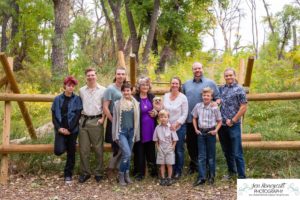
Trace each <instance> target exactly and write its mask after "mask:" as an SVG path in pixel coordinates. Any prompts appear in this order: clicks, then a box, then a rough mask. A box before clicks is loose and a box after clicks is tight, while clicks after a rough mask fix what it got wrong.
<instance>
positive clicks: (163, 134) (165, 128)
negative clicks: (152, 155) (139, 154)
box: [153, 110, 178, 186]
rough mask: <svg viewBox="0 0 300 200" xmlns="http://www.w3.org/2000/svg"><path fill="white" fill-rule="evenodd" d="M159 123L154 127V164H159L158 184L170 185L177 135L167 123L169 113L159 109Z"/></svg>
mask: <svg viewBox="0 0 300 200" xmlns="http://www.w3.org/2000/svg"><path fill="white" fill-rule="evenodd" d="M158 117H159V120H160V125H158V126H157V127H156V128H155V131H154V135H153V141H155V142H156V147H157V159H156V164H159V165H160V173H161V180H160V185H167V186H169V185H172V183H173V181H172V179H171V177H172V173H173V166H172V165H174V164H175V152H174V150H175V146H176V141H178V136H177V134H176V132H175V131H171V129H170V127H171V125H170V123H169V113H168V111H166V110H161V111H160V112H159V114H158ZM166 166H167V169H168V178H167V179H166V178H165V168H166Z"/></svg>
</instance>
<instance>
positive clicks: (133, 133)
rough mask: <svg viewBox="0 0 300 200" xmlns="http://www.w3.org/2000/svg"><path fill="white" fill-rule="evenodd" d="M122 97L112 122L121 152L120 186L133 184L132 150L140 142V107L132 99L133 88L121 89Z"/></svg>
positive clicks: (124, 86) (114, 136) (128, 85)
mask: <svg viewBox="0 0 300 200" xmlns="http://www.w3.org/2000/svg"><path fill="white" fill-rule="evenodd" d="M121 92H122V97H121V99H120V100H118V101H116V102H115V106H114V110H113V121H112V137H113V141H115V142H116V143H117V144H118V145H119V147H120V149H121V151H122V157H121V163H120V169H119V178H118V179H119V184H120V185H122V186H126V185H127V184H130V183H132V181H131V180H130V177H129V168H130V159H131V150H132V147H133V143H134V142H136V141H139V140H140V107H139V103H138V102H137V101H136V100H135V99H134V98H133V97H132V95H131V93H132V87H131V85H130V84H129V83H124V84H123V85H122V87H121Z"/></svg>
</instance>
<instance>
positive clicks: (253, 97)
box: [0, 89, 300, 102]
mask: <svg viewBox="0 0 300 200" xmlns="http://www.w3.org/2000/svg"><path fill="white" fill-rule="evenodd" d="M167 91H168V90H167V89H153V93H155V94H164V93H165V92H167ZM54 97H55V95H49V94H13V93H0V101H18V102H22V101H27V102H52V101H53V100H54ZM247 99H248V100H249V101H274V100H297V99H300V92H281V93H260V94H247Z"/></svg>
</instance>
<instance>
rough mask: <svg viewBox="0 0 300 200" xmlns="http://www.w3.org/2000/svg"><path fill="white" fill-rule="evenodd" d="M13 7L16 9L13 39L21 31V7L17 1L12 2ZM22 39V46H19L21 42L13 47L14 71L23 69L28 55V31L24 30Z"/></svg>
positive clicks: (12, 31) (13, 20)
mask: <svg viewBox="0 0 300 200" xmlns="http://www.w3.org/2000/svg"><path fill="white" fill-rule="evenodd" d="M11 6H12V8H13V9H14V12H15V13H14V14H13V15H12V23H11V41H12V40H13V39H14V38H15V37H16V35H17V34H18V33H19V31H20V30H19V14H20V8H19V5H18V3H17V1H12V4H11ZM22 38H23V39H22V40H21V46H20V47H19V44H15V46H14V47H13V48H12V55H13V56H14V68H13V69H14V71H19V70H21V69H23V64H22V62H23V60H24V59H25V58H26V56H27V52H26V46H27V45H26V31H25V30H22Z"/></svg>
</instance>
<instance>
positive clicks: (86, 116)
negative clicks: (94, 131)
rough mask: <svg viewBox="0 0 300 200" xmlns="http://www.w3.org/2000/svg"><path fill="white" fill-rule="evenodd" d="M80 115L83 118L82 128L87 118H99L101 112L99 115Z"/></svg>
mask: <svg viewBox="0 0 300 200" xmlns="http://www.w3.org/2000/svg"><path fill="white" fill-rule="evenodd" d="M81 116H82V117H83V118H84V120H83V122H82V126H81V127H82V128H84V127H85V124H86V121H87V120H88V119H95V118H101V117H102V114H100V115H81Z"/></svg>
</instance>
